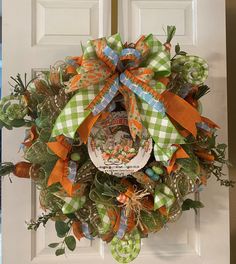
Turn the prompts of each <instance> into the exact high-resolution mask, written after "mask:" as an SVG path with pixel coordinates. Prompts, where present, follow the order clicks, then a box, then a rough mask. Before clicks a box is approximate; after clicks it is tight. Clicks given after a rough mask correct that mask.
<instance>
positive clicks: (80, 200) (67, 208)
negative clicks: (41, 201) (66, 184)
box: [61, 196, 86, 214]
mask: <svg viewBox="0 0 236 264" xmlns="http://www.w3.org/2000/svg"><path fill="white" fill-rule="evenodd" d="M64 201H65V204H64V205H63V207H62V209H61V210H62V212H63V214H71V213H74V212H76V211H78V210H79V209H80V208H82V207H83V206H84V204H85V202H86V197H85V196H82V197H66V198H65V199H64Z"/></svg>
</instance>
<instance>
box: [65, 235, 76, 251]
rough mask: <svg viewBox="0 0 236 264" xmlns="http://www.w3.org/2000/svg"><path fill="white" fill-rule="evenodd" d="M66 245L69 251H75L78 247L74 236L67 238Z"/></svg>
mask: <svg viewBox="0 0 236 264" xmlns="http://www.w3.org/2000/svg"><path fill="white" fill-rule="evenodd" d="M65 243H66V245H67V247H68V249H69V250H71V251H74V250H75V247H76V240H75V238H74V237H73V236H68V237H66V238H65Z"/></svg>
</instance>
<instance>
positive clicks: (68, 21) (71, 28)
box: [2, 0, 111, 264]
mask: <svg viewBox="0 0 236 264" xmlns="http://www.w3.org/2000/svg"><path fill="white" fill-rule="evenodd" d="M3 12H4V17H3V39H4V44H3V59H4V65H3V68H4V69H3V76H4V77H3V87H4V88H3V95H6V94H9V92H10V86H9V84H8V81H9V79H10V76H11V75H12V76H15V75H16V74H17V73H18V72H19V73H21V74H24V73H25V72H27V74H28V76H29V78H31V76H32V75H33V74H34V72H35V71H39V70H41V69H45V68H48V67H49V66H50V65H52V64H54V63H55V62H56V61H57V60H61V59H64V58H65V57H66V56H76V55H80V54H81V42H82V43H86V41H87V40H88V39H91V38H98V37H100V36H104V35H105V36H106V35H109V34H110V23H109V21H110V13H111V12H110V0H91V1H90V0H21V1H19V0H7V1H4V2H3ZM23 135H24V130H23V129H18V130H15V131H6V130H4V131H3V138H4V140H3V160H4V161H13V162H17V161H20V160H21V159H22V154H21V153H19V154H17V152H18V149H19V145H20V143H21V142H22V141H23V137H24V136H23ZM37 195H38V194H37V193H36V192H35V186H34V185H31V183H30V181H28V180H18V179H16V178H13V183H12V184H10V182H9V180H8V178H5V179H4V180H3V204H2V207H3V218H2V235H3V262H2V263H9V264H10V263H11V264H15V263H19V264H29V263H38V264H50V263H73V261H74V263H75V262H76V263H78V262H81V263H85V260H86V261H87V260H88V259H90V260H91V261H92V262H94V261H95V260H97V259H98V260H99V259H102V255H104V254H103V244H101V243H100V241H99V240H97V241H93V242H92V243H91V242H89V241H87V240H82V241H81V242H80V243H78V249H77V250H76V251H75V252H74V253H73V254H72V256H70V257H69V258H68V259H67V258H65V257H61V258H59V259H58V258H56V257H55V255H54V250H52V249H50V248H48V246H47V245H48V244H49V243H51V242H53V241H56V240H57V238H56V237H55V231H54V226H53V225H54V223H50V225H49V226H47V228H46V229H44V228H41V229H40V230H39V232H37V233H35V232H32V233H31V232H30V231H28V230H27V229H26V225H25V224H24V223H25V221H27V220H30V219H31V218H35V216H38V215H40V214H41V211H40V209H39V204H38V197H37ZM55 239H56V240H55ZM83 259H84V260H83Z"/></svg>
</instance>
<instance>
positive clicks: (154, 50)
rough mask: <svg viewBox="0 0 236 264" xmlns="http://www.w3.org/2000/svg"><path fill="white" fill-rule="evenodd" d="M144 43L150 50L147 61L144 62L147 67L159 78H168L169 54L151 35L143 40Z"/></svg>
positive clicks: (169, 67)
mask: <svg viewBox="0 0 236 264" xmlns="http://www.w3.org/2000/svg"><path fill="white" fill-rule="evenodd" d="M145 42H146V43H147V44H148V46H149V48H150V53H149V59H148V60H147V62H146V65H147V67H148V68H151V69H152V70H154V71H155V72H158V74H159V75H161V76H169V75H170V73H171V71H170V69H171V62H170V53H169V52H168V51H166V49H165V46H164V45H163V44H162V43H161V42H160V41H159V40H157V39H155V38H154V36H153V35H152V34H151V35H149V36H148V37H147V38H146V39H145Z"/></svg>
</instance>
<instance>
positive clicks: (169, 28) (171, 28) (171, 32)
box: [166, 26, 176, 43]
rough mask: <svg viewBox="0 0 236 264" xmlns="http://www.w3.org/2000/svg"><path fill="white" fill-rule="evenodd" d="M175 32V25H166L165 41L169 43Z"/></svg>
mask: <svg viewBox="0 0 236 264" xmlns="http://www.w3.org/2000/svg"><path fill="white" fill-rule="evenodd" d="M175 32H176V27H175V26H167V40H166V42H167V43H170V42H171V40H172V39H173V37H174V35H175Z"/></svg>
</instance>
